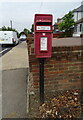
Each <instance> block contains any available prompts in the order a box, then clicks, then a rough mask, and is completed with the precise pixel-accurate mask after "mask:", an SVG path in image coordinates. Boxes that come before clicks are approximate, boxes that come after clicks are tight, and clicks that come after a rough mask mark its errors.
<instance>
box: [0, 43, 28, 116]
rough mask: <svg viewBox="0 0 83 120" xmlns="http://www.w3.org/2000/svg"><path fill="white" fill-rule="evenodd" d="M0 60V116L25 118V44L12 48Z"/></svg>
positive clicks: (26, 63) (26, 67)
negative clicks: (0, 85)
mask: <svg viewBox="0 0 83 120" xmlns="http://www.w3.org/2000/svg"><path fill="white" fill-rule="evenodd" d="M0 60H2V116H3V118H26V117H27V114H26V111H27V108H26V106H27V101H26V81H27V76H28V68H29V63H28V51H27V45H26V42H22V43H21V44H19V45H17V46H16V47H14V48H13V49H12V50H10V51H9V52H8V53H6V54H5V55H4V56H2V57H1V58H0Z"/></svg>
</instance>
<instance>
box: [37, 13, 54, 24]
mask: <svg viewBox="0 0 83 120" xmlns="http://www.w3.org/2000/svg"><path fill="white" fill-rule="evenodd" d="M35 22H52V15H51V14H35Z"/></svg>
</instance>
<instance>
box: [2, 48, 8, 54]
mask: <svg viewBox="0 0 83 120" xmlns="http://www.w3.org/2000/svg"><path fill="white" fill-rule="evenodd" d="M6 50H8V48H6V49H4V50H2V51H1V52H0V54H1V53H2V52H4V51H6Z"/></svg>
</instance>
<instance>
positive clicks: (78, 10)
mask: <svg viewBox="0 0 83 120" xmlns="http://www.w3.org/2000/svg"><path fill="white" fill-rule="evenodd" d="M73 12H83V5H81V6H80V7H78V8H76V9H74V10H73Z"/></svg>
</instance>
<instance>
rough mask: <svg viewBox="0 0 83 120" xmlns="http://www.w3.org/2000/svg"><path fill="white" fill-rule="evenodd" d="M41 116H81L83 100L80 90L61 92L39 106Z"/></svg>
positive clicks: (68, 117)
mask: <svg viewBox="0 0 83 120" xmlns="http://www.w3.org/2000/svg"><path fill="white" fill-rule="evenodd" d="M39 111H40V117H41V118H63V119H66V118H67V119H70V118H79V117H80V116H81V101H80V92H79V90H72V91H65V92H61V93H60V94H59V95H57V96H55V97H54V98H53V99H51V100H50V101H49V102H46V103H44V104H42V105H41V106H40V108H39Z"/></svg>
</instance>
